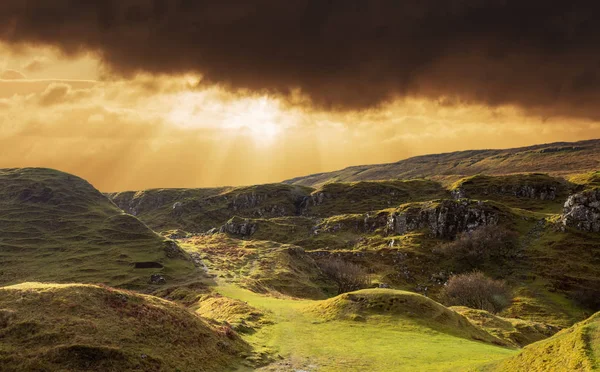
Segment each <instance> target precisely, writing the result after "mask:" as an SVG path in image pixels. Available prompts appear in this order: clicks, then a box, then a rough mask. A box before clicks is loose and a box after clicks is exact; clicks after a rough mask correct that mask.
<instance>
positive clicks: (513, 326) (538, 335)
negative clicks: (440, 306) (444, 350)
mask: <svg viewBox="0 0 600 372" xmlns="http://www.w3.org/2000/svg"><path fill="white" fill-rule="evenodd" d="M450 309H452V310H454V311H456V312H457V313H459V314H461V315H464V316H465V317H467V318H468V319H469V320H470V321H471V322H472V323H474V324H475V325H477V326H479V327H481V328H483V329H485V330H486V331H488V332H489V333H491V334H492V335H494V336H496V337H498V338H500V339H503V340H505V341H506V342H508V343H510V344H512V345H514V346H516V347H523V346H525V345H529V344H531V343H533V342H536V341H540V340H543V339H546V338H548V337H550V336H552V335H554V334H555V333H556V332H557V331H558V330H559V329H558V328H557V327H554V326H551V325H547V324H543V323H537V322H532V321H527V320H522V319H513V318H503V317H500V316H497V315H494V314H491V313H489V312H487V311H485V310H477V309H471V308H468V307H464V306H452V307H451V308H450Z"/></svg>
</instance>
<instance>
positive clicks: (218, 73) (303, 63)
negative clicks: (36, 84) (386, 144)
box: [0, 0, 600, 119]
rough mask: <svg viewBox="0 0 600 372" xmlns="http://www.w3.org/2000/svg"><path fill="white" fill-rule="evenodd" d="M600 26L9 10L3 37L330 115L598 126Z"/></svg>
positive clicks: (486, 2) (542, 8) (486, 16)
mask: <svg viewBox="0 0 600 372" xmlns="http://www.w3.org/2000/svg"><path fill="white" fill-rule="evenodd" d="M599 18H600V5H599V4H598V3H597V2H593V1H570V2H547V1H540V0H531V1H523V0H520V1H512V0H464V1H444V2H440V1H437V0H419V1H416V0H415V1H395V0H379V1H378V0H372V1H366V0H364V1H359V0H329V1H326V0H293V1H278V0H258V1H252V2H250V1H245V0H197V1H196V0H194V1H186V0H178V1H175V0H173V1H170V0H153V1H152V0H89V1H69V0H39V1H35V2H34V1H23V0H3V1H2V2H1V3H0V40H1V41H3V42H7V43H9V44H11V45H13V46H14V47H18V46H20V45H23V44H34V45H50V46H55V47H58V48H60V49H62V50H63V51H64V52H67V53H79V52H94V53H97V54H98V56H99V57H100V58H101V59H102V61H103V62H104V63H105V64H106V66H107V67H109V68H110V70H111V71H112V72H113V73H116V74H119V75H123V76H128V75H132V74H136V73H138V72H149V73H160V74H164V73H166V74H179V73H186V72H196V73H200V74H202V76H203V80H202V83H203V84H208V85H220V86H223V87H226V88H229V89H244V90H250V91H254V92H259V93H270V94H277V95H280V96H281V97H282V98H286V97H288V98H291V97H293V96H295V94H296V93H297V92H300V93H301V94H302V95H304V96H305V97H307V98H308V99H310V103H311V104H312V105H313V106H315V107H318V108H324V109H335V110H355V109H365V108H372V107H375V106H377V105H379V104H381V103H385V102H388V101H391V100H394V99H397V98H404V97H421V98H428V99H435V100H438V102H440V103H442V104H449V105H453V104H456V103H474V104H484V105H489V106H497V105H516V106H518V107H521V108H523V109H525V110H526V112H529V113H534V114H539V115H542V116H552V115H560V116H572V117H581V118H590V119H598V118H600V108H598V106H597V104H596V103H597V102H598V99H599V98H600V49H598V48H597V45H600V30H599V29H598V24H599V22H600V19H599Z"/></svg>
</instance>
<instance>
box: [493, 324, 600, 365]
mask: <svg viewBox="0 0 600 372" xmlns="http://www.w3.org/2000/svg"><path fill="white" fill-rule="evenodd" d="M599 340H600V313H597V314H595V315H594V316H592V317H590V318H588V319H587V320H585V321H582V322H580V323H577V324H575V325H574V326H573V327H571V328H568V329H565V330H563V331H561V332H559V333H557V334H556V335H554V336H553V337H550V338H548V339H546V340H543V341H539V342H536V343H534V344H531V345H529V346H527V347H525V348H524V349H523V351H522V352H521V353H519V354H518V355H516V356H514V357H511V358H508V359H506V360H504V361H501V362H499V363H497V364H495V365H491V366H488V367H487V368H485V370H486V371H532V372H543V371H557V372H562V371H564V372H569V371H581V372H587V371H597V370H598V369H599V368H600V354H599V353H598V341H599Z"/></svg>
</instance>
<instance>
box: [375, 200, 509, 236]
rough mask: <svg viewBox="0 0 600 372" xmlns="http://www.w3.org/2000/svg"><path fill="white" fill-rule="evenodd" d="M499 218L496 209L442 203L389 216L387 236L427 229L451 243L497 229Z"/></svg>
mask: <svg viewBox="0 0 600 372" xmlns="http://www.w3.org/2000/svg"><path fill="white" fill-rule="evenodd" d="M499 217H500V215H499V211H498V210H497V209H496V208H494V207H492V206H490V205H488V204H486V203H484V202H481V201H472V200H460V201H454V200H442V201H441V202H432V203H424V204H421V205H420V206H411V207H408V208H407V209H405V210H403V211H399V212H395V213H392V214H390V215H389V217H388V219H387V226H386V230H387V232H388V233H389V234H401V235H402V234H406V233H407V232H410V231H415V230H422V229H427V230H429V232H430V233H431V235H432V236H435V237H436V238H444V239H452V238H454V237H455V236H456V235H457V234H459V233H461V232H465V231H471V230H475V229H476V228H478V227H480V226H486V225H496V224H497V223H498V220H499Z"/></svg>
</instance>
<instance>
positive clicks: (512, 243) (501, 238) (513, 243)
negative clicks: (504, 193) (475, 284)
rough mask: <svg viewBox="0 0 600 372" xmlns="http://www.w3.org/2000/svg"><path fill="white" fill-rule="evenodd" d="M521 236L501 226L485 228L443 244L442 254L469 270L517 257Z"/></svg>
mask: <svg viewBox="0 0 600 372" xmlns="http://www.w3.org/2000/svg"><path fill="white" fill-rule="evenodd" d="M518 238H519V236H518V235H517V233H515V232H513V231H510V230H508V229H506V228H504V227H501V226H483V227H480V228H478V229H476V230H474V231H470V232H464V233H462V234H460V235H459V236H458V237H457V238H456V240H454V241H452V242H449V243H446V244H442V245H441V246H440V250H441V252H442V253H443V254H444V255H445V256H447V257H449V258H451V259H452V260H454V261H456V262H458V263H460V264H463V265H465V266H467V268H468V269H475V268H479V267H481V266H482V265H483V264H484V263H486V262H490V261H492V260H493V261H494V263H495V264H497V263H498V262H499V261H501V260H504V259H510V258H513V257H515V255H516V253H517V251H518V248H519V240H518Z"/></svg>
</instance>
